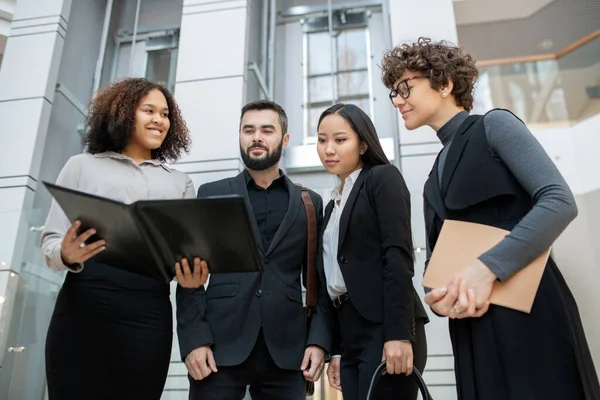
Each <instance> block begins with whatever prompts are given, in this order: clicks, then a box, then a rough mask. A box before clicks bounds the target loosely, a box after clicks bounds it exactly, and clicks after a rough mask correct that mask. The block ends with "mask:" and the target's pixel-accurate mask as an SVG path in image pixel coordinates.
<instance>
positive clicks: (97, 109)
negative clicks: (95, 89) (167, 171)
mask: <svg viewBox="0 0 600 400" xmlns="http://www.w3.org/2000/svg"><path fill="white" fill-rule="evenodd" d="M154 89H156V90H160V92H161V93H162V94H163V95H164V96H165V99H167V105H168V107H169V121H170V123H171V124H170V127H169V130H168V131H167V136H166V137H165V140H164V141H163V143H162V145H161V146H160V147H159V148H158V149H154V150H152V158H153V159H158V160H160V161H162V162H168V161H175V160H177V159H178V158H179V157H180V156H181V153H182V152H183V151H185V152H188V151H189V148H190V144H191V139H190V132H189V130H188V127H187V125H186V123H185V121H184V120H183V118H182V116H181V111H180V110H179V107H178V106H177V103H176V102H175V99H174V98H173V95H172V94H171V93H170V92H169V91H168V90H167V89H166V88H165V87H163V86H162V85H159V84H157V83H154V82H151V81H149V80H147V79H144V78H125V79H122V80H119V81H116V82H113V83H111V84H109V85H108V86H106V87H104V88H102V89H101V90H100V92H99V93H98V95H97V96H96V97H95V98H94V99H92V101H91V102H90V108H89V112H88V115H87V118H86V131H85V132H86V133H85V136H84V138H83V144H84V146H86V147H87V151H88V152H89V153H91V154H97V153H103V152H105V151H114V152H115V153H121V152H122V151H123V150H124V149H125V146H127V144H128V143H129V140H130V139H131V135H132V134H133V132H134V129H135V113H136V109H137V106H138V104H139V102H140V100H141V99H142V98H143V97H144V96H146V95H147V94H148V93H149V92H150V91H151V90H154Z"/></svg>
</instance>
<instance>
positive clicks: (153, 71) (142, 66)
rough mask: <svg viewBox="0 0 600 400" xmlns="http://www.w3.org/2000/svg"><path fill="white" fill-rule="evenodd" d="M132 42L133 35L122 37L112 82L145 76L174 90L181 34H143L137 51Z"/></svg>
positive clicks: (176, 32) (173, 32)
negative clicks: (129, 77)
mask: <svg viewBox="0 0 600 400" xmlns="http://www.w3.org/2000/svg"><path fill="white" fill-rule="evenodd" d="M132 39H133V37H132V36H131V35H122V36H119V37H118V39H117V60H116V62H115V64H114V66H113V73H112V78H111V80H114V79H119V78H124V77H128V76H134V77H145V78H147V79H149V80H151V81H153V82H157V83H159V84H161V85H164V86H166V87H167V88H168V89H169V90H171V91H172V90H173V88H174V85H175V66H176V63H177V47H178V44H179V43H178V42H179V32H178V31H177V30H174V31H158V32H157V31H150V32H142V33H140V34H138V35H137V40H136V42H135V47H134V48H133V49H132V45H131V44H132ZM132 51H133V55H132Z"/></svg>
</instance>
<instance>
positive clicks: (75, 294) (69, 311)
mask: <svg viewBox="0 0 600 400" xmlns="http://www.w3.org/2000/svg"><path fill="white" fill-rule="evenodd" d="M172 325H173V313H172V309H171V302H170V299H169V285H168V284H166V283H164V282H160V281H157V280H154V279H151V278H146V277H143V276H138V275H134V274H130V273H127V272H125V271H122V270H118V269H116V268H113V267H110V266H108V265H103V264H98V263H94V262H88V263H86V264H85V268H84V270H83V271H82V272H81V273H79V274H74V273H68V274H67V277H66V279H65V282H64V284H63V286H62V288H61V290H60V293H59V295H58V299H57V302H56V306H55V308H54V314H53V316H52V320H51V322H50V327H49V329H48V336H47V338H46V377H47V381H48V392H49V398H50V400H81V399H86V400H95V399H98V400H100V399H103V400H105V399H111V400H112V399H128V400H129V399H143V400H159V399H160V397H161V395H162V392H163V388H164V385H165V381H166V377H167V371H168V369H169V362H170V358H171V344H172V337H173V333H172V331H173V329H172V328H173V326H172Z"/></svg>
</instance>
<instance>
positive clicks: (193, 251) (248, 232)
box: [44, 182, 262, 282]
mask: <svg viewBox="0 0 600 400" xmlns="http://www.w3.org/2000/svg"><path fill="white" fill-rule="evenodd" d="M44 185H45V186H46V188H47V189H48V191H49V192H50V193H51V194H52V196H53V197H54V199H55V200H56V202H57V203H58V204H59V205H60V207H61V208H62V209H63V211H64V212H65V214H66V215H67V217H68V218H69V220H70V221H71V222H74V221H75V220H80V221H81V223H82V226H81V227H80V232H81V233H83V232H85V231H86V230H87V229H90V228H94V229H95V230H96V234H95V235H94V236H92V237H91V238H90V239H89V240H88V241H87V242H88V243H93V242H95V241H96V240H99V239H105V240H106V250H104V251H102V252H101V253H99V254H98V255H97V256H95V257H94V260H95V261H97V262H100V263H104V264H109V265H112V266H115V267H117V268H121V269H124V270H127V271H130V272H134V273H137V274H141V275H146V276H150V277H153V278H156V279H159V280H163V281H166V282H170V281H171V280H172V279H173V277H174V276H175V262H176V261H179V260H181V258H182V257H186V258H188V260H190V261H191V260H192V259H193V258H194V257H200V258H202V259H204V260H206V262H207V264H208V268H209V272H210V273H211V274H217V273H228V272H252V271H259V270H260V269H261V268H262V263H261V259H260V256H259V255H258V250H257V246H256V242H255V238H254V234H253V232H252V227H251V224H250V220H249V217H248V211H247V208H246V204H245V201H244V198H243V197H241V196H223V197H211V198H204V199H178V200H141V201H137V202H135V203H132V204H124V203H120V202H118V201H114V200H110V199H107V198H103V197H100V196H96V195H92V194H88V193H83V192H79V191H76V190H72V189H68V188H64V187H60V186H57V185H53V184H50V183H46V182H44Z"/></svg>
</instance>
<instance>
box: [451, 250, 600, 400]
mask: <svg viewBox="0 0 600 400" xmlns="http://www.w3.org/2000/svg"><path fill="white" fill-rule="evenodd" d="M450 337H451V340H452V346H453V350H454V360H455V374H456V383H457V392H458V399H459V400H536V399H539V400H546V399H548V400H550V399H561V400H562V399H564V400H567V399H569V400H600V386H599V384H598V377H597V375H596V371H595V369H594V364H593V361H592V357H591V355H590V351H589V348H588V345H587V341H586V338H585V335H584V332H583V326H582V324H581V318H580V316H579V311H578V309H577V304H576V303H575V299H574V298H573V295H572V294H571V292H570V290H569V288H568V286H567V284H566V282H565V280H564V279H563V277H562V275H561V273H560V271H559V270H558V268H557V267H556V265H555V264H554V261H552V259H550V260H549V262H548V265H547V266H546V270H545V271H544V274H543V276H542V281H541V283H540V287H539V290H538V293H537V295H536V298H535V301H534V304H533V307H532V310H531V313H530V314H525V313H521V312H518V311H514V310H510V309H508V308H504V307H497V306H490V308H489V311H488V312H487V313H486V314H485V315H484V316H483V317H481V318H466V319H461V320H450Z"/></svg>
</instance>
